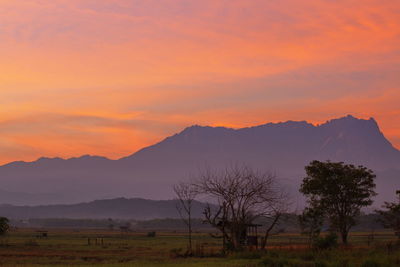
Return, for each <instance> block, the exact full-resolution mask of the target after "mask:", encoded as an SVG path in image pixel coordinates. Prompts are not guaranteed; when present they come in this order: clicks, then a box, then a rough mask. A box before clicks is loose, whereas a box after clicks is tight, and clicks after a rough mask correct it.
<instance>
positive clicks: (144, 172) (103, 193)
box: [0, 116, 400, 205]
mask: <svg viewBox="0 0 400 267" xmlns="http://www.w3.org/2000/svg"><path fill="white" fill-rule="evenodd" d="M314 159H318V160H332V161H344V162H346V163H354V164H363V165H365V166H367V167H369V168H371V169H373V170H374V171H376V172H377V174H378V178H377V184H378V193H380V195H379V197H378V198H377V199H378V203H379V202H381V201H382V200H391V199H392V198H394V191H395V190H396V189H398V188H400V167H399V166H400V151H399V150H397V149H396V148H394V147H393V146H392V145H391V143H390V142H389V141H388V140H387V139H386V138H385V136H384V135H383V134H382V133H381V131H380V130H379V127H378V124H377V122H376V121H375V120H374V119H372V118H371V119H369V120H363V119H357V118H354V117H352V116H347V117H343V118H339V119H334V120H331V121H328V122H326V123H324V124H321V125H317V126H316V125H312V124H310V123H307V122H305V121H300V122H296V121H288V122H283V123H268V124H264V125H260V126H255V127H249V128H243V129H230V128H224V127H207V126H206V127H203V126H192V127H188V128H186V129H184V130H183V131H182V132H180V133H178V134H175V135H173V136H170V137H168V138H166V139H165V140H163V141H161V142H159V143H157V144H155V145H153V146H150V147H147V148H144V149H142V150H140V151H138V152H136V153H134V154H132V155H130V156H128V157H125V158H122V159H119V160H109V159H107V158H104V157H98V156H82V157H79V158H71V159H61V158H41V159H39V160H37V161H35V162H12V163H9V164H6V165H3V166H1V167H0V189H1V190H3V191H5V192H7V193H0V203H10V204H18V205H22V204H27V205H36V204H54V203H78V202H82V201H91V200H94V199H102V198H113V197H143V198H151V199H170V198H172V197H173V193H172V189H171V187H172V185H173V184H174V183H176V182H177V181H179V180H183V179H187V178H188V177H190V176H191V175H192V176H195V175H196V174H197V173H198V170H199V169H201V168H203V167H204V166H206V165H208V166H211V167H224V166H226V165H227V164H232V163H246V164H249V165H250V166H252V167H255V168H258V169H260V170H265V171H271V172H274V173H276V174H277V176H278V177H279V179H281V181H282V183H283V184H287V185H289V186H291V191H292V192H293V193H294V194H296V192H297V189H298V185H299V184H300V181H301V179H302V178H303V176H304V170H303V169H304V166H305V165H306V164H308V163H309V162H310V161H311V160H314ZM13 192H17V193H13ZM392 196H393V197H392Z"/></svg>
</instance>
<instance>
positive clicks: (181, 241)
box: [0, 229, 400, 267]
mask: <svg viewBox="0 0 400 267" xmlns="http://www.w3.org/2000/svg"><path fill="white" fill-rule="evenodd" d="M42 234H43V233H42V232H38V230H36V229H18V230H13V231H12V232H10V233H9V234H8V236H6V237H3V238H2V239H1V241H0V242H1V243H0V245H1V246H0V266H35V265H37V266H160V265H162V266H219V267H222V266H365V267H368V266H400V253H399V252H400V250H397V249H396V246H395V245H394V244H395V241H396V239H395V236H394V235H393V233H390V232H380V233H375V234H374V238H373V239H372V238H371V236H369V233H352V235H351V238H350V242H351V246H350V247H346V248H337V249H333V250H327V251H319V252H317V251H313V250H310V249H309V248H308V246H307V240H306V239H305V237H303V236H300V235H299V234H280V235H274V236H273V237H271V240H270V242H269V248H268V252H262V253H261V252H254V251H247V252H242V253H238V254H232V255H227V256H224V257H223V256H221V255H220V254H219V251H220V247H221V243H220V242H221V241H220V240H219V239H215V238H212V237H211V236H210V235H209V234H207V233H196V234H195V237H194V247H195V251H196V254H197V256H196V257H191V258H184V257H182V256H181V254H182V253H183V251H184V249H185V248H186V244H187V243H186V242H187V240H186V236H185V235H184V234H182V233H176V232H157V233H156V236H155V237H148V236H147V232H130V233H120V232H117V231H101V230H49V231H48V237H42ZM388 244H393V245H392V246H390V245H389V246H388Z"/></svg>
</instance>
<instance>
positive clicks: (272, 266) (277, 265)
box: [260, 257, 289, 267]
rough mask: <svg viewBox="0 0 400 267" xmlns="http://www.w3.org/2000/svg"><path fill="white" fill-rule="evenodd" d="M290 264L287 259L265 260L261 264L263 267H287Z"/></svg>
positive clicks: (268, 258)
mask: <svg viewBox="0 0 400 267" xmlns="http://www.w3.org/2000/svg"><path fill="white" fill-rule="evenodd" d="M288 263H289V262H288V260H287V259H281V258H271V257H267V258H264V259H263V260H262V261H261V262H260V264H261V265H262V266H268V267H285V266H288Z"/></svg>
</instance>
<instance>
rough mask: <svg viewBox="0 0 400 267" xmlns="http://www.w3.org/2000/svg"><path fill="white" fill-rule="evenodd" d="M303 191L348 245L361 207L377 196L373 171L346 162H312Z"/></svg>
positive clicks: (307, 169)
mask: <svg viewBox="0 0 400 267" xmlns="http://www.w3.org/2000/svg"><path fill="white" fill-rule="evenodd" d="M305 169H306V173H307V177H305V178H304V179H303V183H302V185H301V187H300V192H301V193H303V194H304V195H305V196H306V197H307V201H308V203H309V205H310V207H313V208H318V209H319V210H321V211H323V212H324V215H325V216H326V217H327V218H328V220H329V222H330V226H331V228H332V229H335V230H337V231H338V232H339V233H340V236H341V239H342V242H343V244H347V237H348V233H349V231H350V229H351V227H353V226H354V225H355V224H356V221H355V218H356V217H357V216H358V215H359V214H360V211H361V208H362V207H366V206H369V205H371V204H372V202H373V201H372V197H374V196H375V195H376V193H375V191H374V189H375V183H374V179H375V178H376V175H375V174H374V173H373V171H371V170H369V169H367V168H366V167H364V166H358V167H356V166H354V165H351V164H344V163H343V162H330V161H327V162H320V161H317V160H315V161H312V162H311V163H310V164H309V165H308V166H306V167H305Z"/></svg>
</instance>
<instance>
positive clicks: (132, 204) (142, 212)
mask: <svg viewBox="0 0 400 267" xmlns="http://www.w3.org/2000/svg"><path fill="white" fill-rule="evenodd" d="M177 204H178V201H177V200H159V201H155V200H147V199H141V198H133V199H127V198H116V199H106V200H96V201H91V202H87V203H79V204H72V205H43V206H13V205H0V214H1V215H2V216H5V217H7V218H10V219H14V220H15V219H18V220H20V219H32V218H35V219H40V218H69V219H107V218H113V219H136V220H148V219H156V218H179V213H178V212H177V210H176V205H177ZM204 207H205V204H204V203H201V202H198V201H194V202H193V207H192V209H193V210H192V212H193V218H201V217H202V211H203V210H204Z"/></svg>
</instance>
